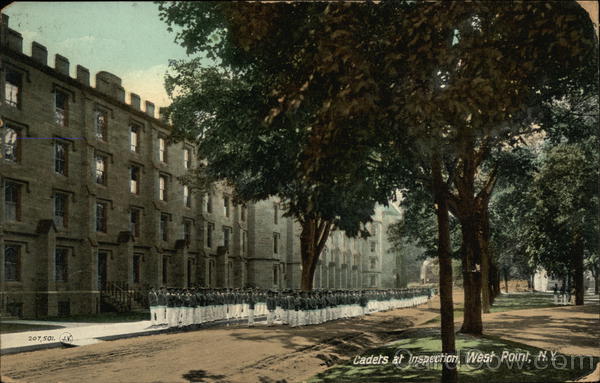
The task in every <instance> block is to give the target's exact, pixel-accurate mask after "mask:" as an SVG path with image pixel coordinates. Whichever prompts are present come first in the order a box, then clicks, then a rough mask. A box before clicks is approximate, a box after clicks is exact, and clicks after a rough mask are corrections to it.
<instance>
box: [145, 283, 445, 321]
mask: <svg viewBox="0 0 600 383" xmlns="http://www.w3.org/2000/svg"><path fill="white" fill-rule="evenodd" d="M434 294H435V290H434V289H430V288H411V289H386V290H315V291H309V292H306V291H300V292H299V291H292V290H283V291H268V290H261V289H214V288H185V289H180V288H177V289H167V288H164V287H161V288H160V289H150V291H149V292H148V303H149V306H150V322H151V325H152V326H166V327H168V328H171V329H174V328H179V329H189V328H195V327H199V326H202V325H206V324H209V323H217V322H218V323H226V324H229V323H231V321H238V322H239V321H240V320H247V323H248V326H254V324H255V320H256V319H257V318H261V319H262V318H265V317H266V322H267V325H268V326H272V325H274V324H283V325H289V326H290V327H298V326H310V325H316V324H321V323H324V322H328V321H334V320H338V319H348V318H355V317H359V316H364V315H370V314H371V313H374V312H378V311H387V310H393V309H397V308H402V307H412V306H417V305H420V304H423V303H426V302H427V301H428V300H429V299H431V297H432V296H433V295H434Z"/></svg>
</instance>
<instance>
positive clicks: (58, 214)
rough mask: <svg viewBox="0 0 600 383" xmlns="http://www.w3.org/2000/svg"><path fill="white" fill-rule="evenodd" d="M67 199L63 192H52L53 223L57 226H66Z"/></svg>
mask: <svg viewBox="0 0 600 383" xmlns="http://www.w3.org/2000/svg"><path fill="white" fill-rule="evenodd" d="M67 201H68V196H67V195H66V194H64V193H54V224H55V225H56V227H58V228H65V227H67V212H68V210H67Z"/></svg>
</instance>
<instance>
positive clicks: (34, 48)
mask: <svg viewBox="0 0 600 383" xmlns="http://www.w3.org/2000/svg"><path fill="white" fill-rule="evenodd" d="M31 58H32V59H34V60H35V61H37V62H39V63H40V64H42V65H48V49H46V47H45V46H43V45H42V44H40V43H38V42H37V41H34V42H32V43H31Z"/></svg>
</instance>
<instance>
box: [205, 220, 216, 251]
mask: <svg viewBox="0 0 600 383" xmlns="http://www.w3.org/2000/svg"><path fill="white" fill-rule="evenodd" d="M214 231H215V224H214V223H212V222H208V223H207V224H206V247H208V248H212V239H213V232H214Z"/></svg>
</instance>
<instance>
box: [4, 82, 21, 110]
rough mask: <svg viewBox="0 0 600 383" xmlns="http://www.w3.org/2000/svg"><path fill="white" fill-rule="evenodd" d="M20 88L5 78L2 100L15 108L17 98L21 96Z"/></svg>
mask: <svg viewBox="0 0 600 383" xmlns="http://www.w3.org/2000/svg"><path fill="white" fill-rule="evenodd" d="M20 91H21V89H20V86H19V85H17V84H13V83H11V82H9V80H8V79H6V84H5V85H4V101H5V102H6V103H7V104H8V105H10V106H13V107H15V108H17V107H19V104H20V102H19V99H20V98H21V97H20V96H21V92H20Z"/></svg>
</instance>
